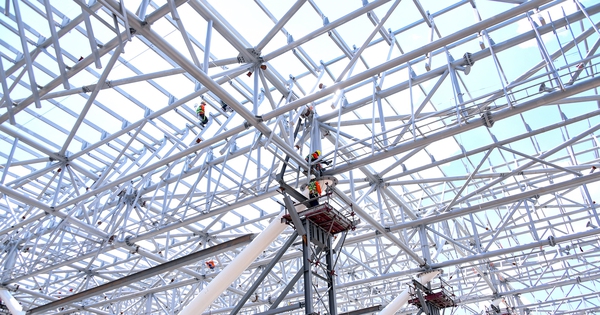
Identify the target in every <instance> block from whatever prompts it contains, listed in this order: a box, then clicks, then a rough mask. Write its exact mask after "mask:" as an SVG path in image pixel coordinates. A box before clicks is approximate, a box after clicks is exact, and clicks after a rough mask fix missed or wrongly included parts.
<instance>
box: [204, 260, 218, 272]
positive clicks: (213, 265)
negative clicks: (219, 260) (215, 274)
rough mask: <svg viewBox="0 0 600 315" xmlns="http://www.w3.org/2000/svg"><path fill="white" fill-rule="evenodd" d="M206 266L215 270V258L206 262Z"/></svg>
mask: <svg viewBox="0 0 600 315" xmlns="http://www.w3.org/2000/svg"><path fill="white" fill-rule="evenodd" d="M206 266H208V268H210V270H214V269H215V266H216V265H215V262H214V260H209V261H207V262H206Z"/></svg>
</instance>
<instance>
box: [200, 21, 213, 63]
mask: <svg viewBox="0 0 600 315" xmlns="http://www.w3.org/2000/svg"><path fill="white" fill-rule="evenodd" d="M212 28H213V21H212V20H209V21H208V24H206V44H205V45H204V62H203V63H202V70H203V71H204V73H208V62H209V60H210V42H211V40H212Z"/></svg>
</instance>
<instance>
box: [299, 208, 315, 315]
mask: <svg viewBox="0 0 600 315" xmlns="http://www.w3.org/2000/svg"><path fill="white" fill-rule="evenodd" d="M304 230H305V231H306V236H305V237H304V238H303V239H302V262H303V267H302V270H304V310H305V312H306V314H307V315H309V314H312V313H313V299H312V271H311V264H312V263H311V255H310V253H311V248H310V243H311V240H310V238H311V237H312V236H313V235H312V233H311V232H312V230H311V226H310V221H308V220H304Z"/></svg>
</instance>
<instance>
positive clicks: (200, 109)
mask: <svg viewBox="0 0 600 315" xmlns="http://www.w3.org/2000/svg"><path fill="white" fill-rule="evenodd" d="M205 107H206V102H204V101H202V103H200V106H198V107H197V108H196V114H197V115H198V118H199V119H200V124H201V125H202V127H204V126H205V125H206V123H207V122H208V118H207V117H206V109H205Z"/></svg>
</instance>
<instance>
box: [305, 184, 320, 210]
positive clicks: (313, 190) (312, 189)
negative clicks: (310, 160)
mask: <svg viewBox="0 0 600 315" xmlns="http://www.w3.org/2000/svg"><path fill="white" fill-rule="evenodd" d="M320 196H321V184H319V182H318V181H316V180H314V179H313V180H311V181H310V183H308V198H309V199H311V200H310V206H311V207H315V206H318V205H319V199H318V198H319V197H320Z"/></svg>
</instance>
